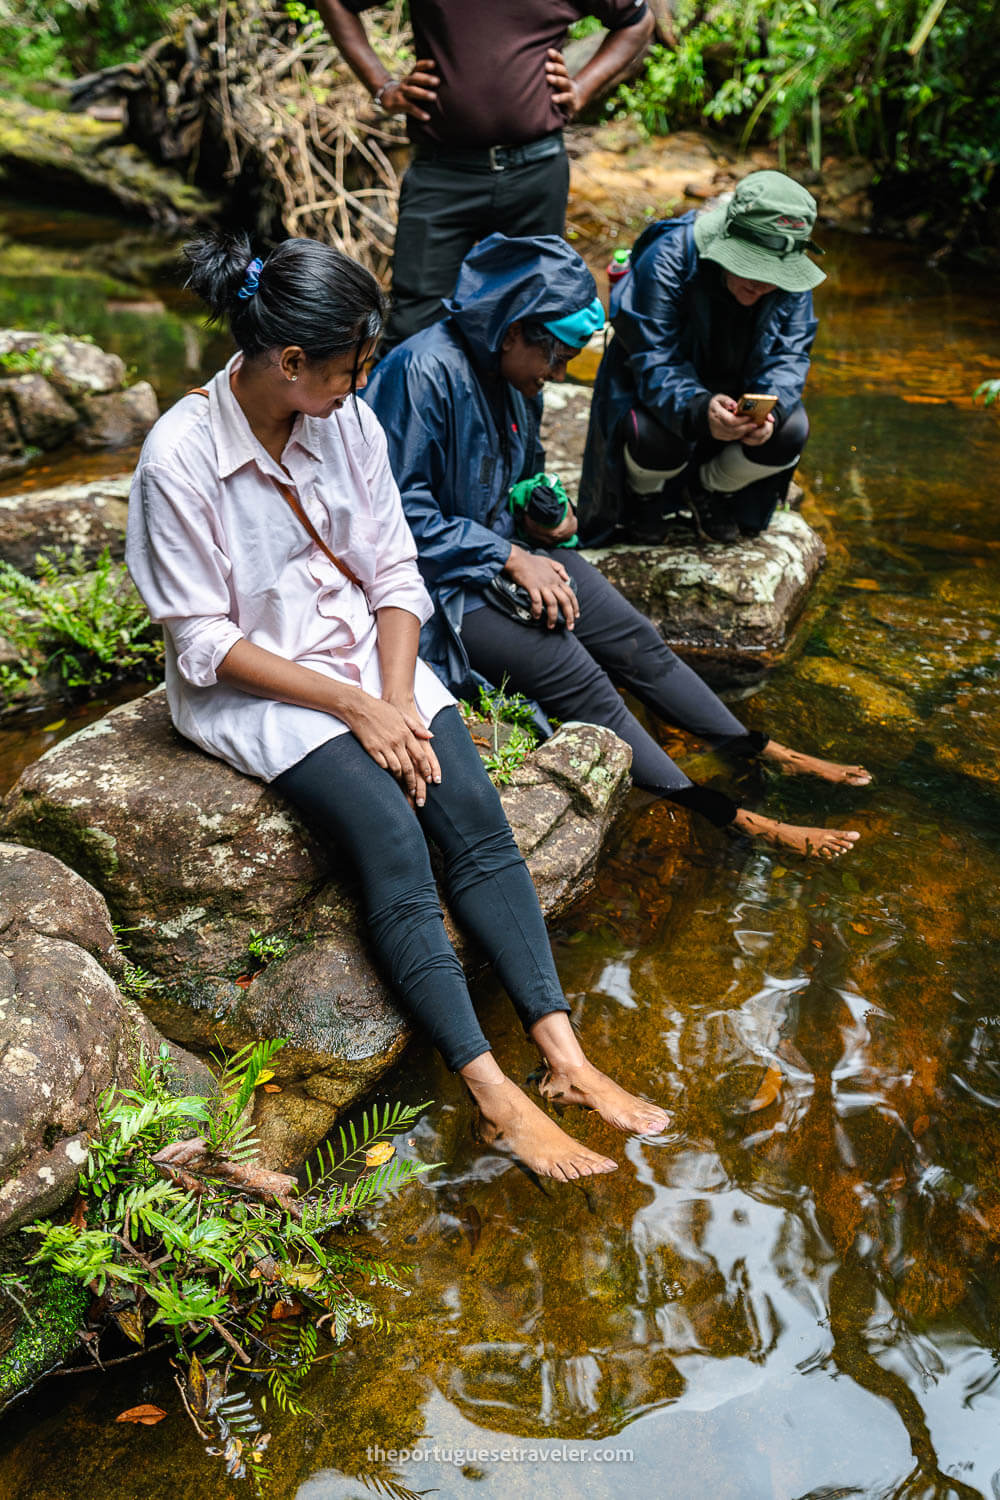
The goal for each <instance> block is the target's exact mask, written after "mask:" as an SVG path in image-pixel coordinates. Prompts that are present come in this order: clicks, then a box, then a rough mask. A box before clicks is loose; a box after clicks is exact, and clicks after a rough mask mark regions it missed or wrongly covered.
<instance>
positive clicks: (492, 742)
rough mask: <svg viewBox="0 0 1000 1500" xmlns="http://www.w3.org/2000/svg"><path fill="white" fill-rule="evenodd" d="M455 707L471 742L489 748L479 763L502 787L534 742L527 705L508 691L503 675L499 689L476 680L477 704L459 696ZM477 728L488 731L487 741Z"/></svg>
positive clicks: (536, 735) (535, 727)
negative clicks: (459, 699)
mask: <svg viewBox="0 0 1000 1500" xmlns="http://www.w3.org/2000/svg"><path fill="white" fill-rule="evenodd" d="M458 709H459V712H460V713H461V715H462V717H463V719H464V720H465V722H466V724H467V725H468V727H469V731H470V733H471V734H472V738H473V740H474V741H475V743H476V744H478V745H479V746H480V747H481V748H483V749H488V750H489V754H488V755H485V756H483V765H484V766H485V767H486V771H487V773H488V774H489V777H490V779H491V780H492V781H493V782H494V784H495V785H497V786H506V785H507V784H508V782H509V781H510V779H511V776H512V774H513V772H514V771H516V770H517V768H518V767H519V766H522V765H523V764H524V762H525V761H526V760H527V758H528V756H529V755H530V754H531V752H532V750H534V748H535V746H536V745H537V744H538V738H539V733H538V725H537V722H536V720H535V711H534V709H533V708H532V706H531V704H530V703H529V702H528V700H527V698H525V697H524V696H523V695H522V694H521V693H508V692H507V679H506V678H504V680H503V682H502V683H501V685H500V687H499V688H488V687H486V686H485V685H484V684H482V683H480V685H479V701H478V704H477V705H476V706H475V707H474V706H473V705H472V704H471V703H469V702H468V701H467V700H466V699H464V698H463V699H462V700H461V701H460V702H459V705H458ZM480 727H485V728H486V729H487V730H488V732H489V736H490V738H489V739H488V740H487V739H484V738H482V736H480V735H479V734H477V732H476V731H477V730H478V729H479V728H480Z"/></svg>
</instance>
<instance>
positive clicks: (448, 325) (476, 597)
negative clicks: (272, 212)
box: [364, 234, 871, 858]
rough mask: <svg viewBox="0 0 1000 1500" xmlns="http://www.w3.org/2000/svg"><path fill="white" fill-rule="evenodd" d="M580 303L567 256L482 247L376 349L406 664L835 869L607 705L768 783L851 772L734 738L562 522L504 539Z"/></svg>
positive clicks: (852, 773) (533, 463) (509, 244)
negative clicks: (423, 613) (760, 761)
mask: <svg viewBox="0 0 1000 1500" xmlns="http://www.w3.org/2000/svg"><path fill="white" fill-rule="evenodd" d="M596 292H597V289H596V287H595V284H594V279H593V277H592V276H591V274H590V272H589V271H588V269H587V267H586V265H585V264H584V262H583V261H582V260H581V258H580V256H579V255H578V254H577V253H576V251H575V250H573V249H572V248H571V247H570V246H569V245H567V244H566V242H565V241H564V240H561V239H559V238H558V237H557V236H555V235H544V236H540V237H537V238H534V239H508V238H507V237H506V236H504V235H501V234H494V235H490V237H489V238H488V239H485V240H482V241H480V243H479V244H478V245H477V246H476V247H475V248H474V249H473V250H472V251H470V253H469V254H468V255H467V256H466V259H465V261H464V262H463V265H462V270H461V272H460V274H459V278H458V282H457V284H456V286H455V291H454V294H453V296H452V297H451V299H450V301H449V302H448V303H447V304H446V306H447V309H448V313H449V316H448V317H446V318H445V319H444V320H443V321H442V322H440V323H436V324H434V325H433V326H432V327H430V328H426V329H424V330H423V331H422V332H421V333H418V334H415V335H414V336H413V337H412V338H410V339H407V340H406V341H405V342H404V343H403V344H400V345H399V346H398V347H397V348H396V349H394V350H392V352H391V353H390V354H388V355H387V356H386V358H385V359H384V360H383V361H382V362H381V363H380V364H379V365H378V367H377V368H376V370H375V372H374V374H373V375H372V376H371V378H370V380H369V382H368V386H367V389H366V391H365V397H364V399H365V400H366V401H369V402H370V403H371V405H372V406H373V407H374V409H375V412H376V414H377V415H378V418H379V420H380V422H381V423H382V426H383V427H384V429H385V432H386V437H387V439H388V444H389V461H390V464H391V467H392V470H393V473H394V474H395V477H396V482H397V483H398V485H399V488H400V492H401V495H402V499H403V508H404V511H405V513H406V517H407V520H408V521H409V523H410V526H411V528H412V530H413V534H414V537H415V539H416V543H417V549H418V562H419V565H420V570H421V572H422V574H423V577H424V580H425V582H426V584H427V587H428V589H429V591H430V594H431V597H432V599H433V600H434V604H435V613H434V616H433V618H432V619H431V620H430V621H429V622H428V623H427V625H425V626H424V630H423V633H422V635H421V646H420V654H421V656H422V657H424V659H425V660H427V661H428V662H429V663H430V664H431V666H433V667H434V668H435V670H436V671H437V672H438V673H439V675H441V676H442V677H443V678H444V680H445V681H446V682H447V683H448V684H449V686H450V687H451V688H452V690H453V691H454V692H458V693H468V692H469V690H470V687H471V686H472V685H474V683H475V681H476V680H477V678H478V680H480V681H482V680H483V679H486V680H487V681H489V682H492V683H500V682H502V681H504V680H505V679H506V680H507V682H508V683H509V685H510V687H511V688H512V689H513V690H515V691H517V692H520V693H523V694H524V695H525V696H526V697H528V698H530V699H533V700H535V701H536V702H537V703H538V704H539V705H540V706H541V708H542V710H543V711H544V713H545V714H547V715H548V716H549V717H551V718H557V719H561V720H564V721H565V720H569V719H575V720H583V721H584V722H586V723H592V724H605V725H607V726H608V727H609V728H611V729H613V730H614V731H615V732H616V733H617V734H618V735H620V736H621V738H622V739H624V740H625V741H626V742H627V743H628V744H629V745H630V746H631V747H632V779H633V781H634V782H635V784H636V785H637V786H640V787H645V788H647V789H649V790H651V791H652V792H654V793H657V794H659V795H661V796H664V797H668V798H670V799H671V800H672V801H674V802H677V803H680V804H682V805H685V806H689V807H693V808H695V809H696V810H698V811H699V812H702V813H704V814H705V815H706V816H707V817H708V818H710V819H711V820H712V821H713V822H714V823H716V824H718V825H719V826H727V825H735V826H736V827H738V828H740V829H741V830H742V831H744V832H745V833H748V834H759V835H762V836H763V837H765V838H768V839H770V840H772V841H774V842H776V843H780V844H783V845H785V846H787V847H791V848H794V849H797V850H799V851H801V852H803V853H816V854H821V855H823V856H825V857H827V858H832V857H834V856H836V855H838V854H842V853H844V852H845V850H847V849H849V848H850V847H851V845H852V844H853V843H854V841H855V840H856V839H857V838H858V834H857V833H853V832H845V831H843V830H837V829H826V828H799V827H792V826H791V825H788V824H783V823H779V822H776V821H775V820H774V819H772V818H766V817H763V816H761V815H759V814H757V813H752V812H749V811H747V810H745V809H742V808H740V807H738V806H737V804H736V803H735V802H734V801H733V800H732V799H731V798H730V797H727V796H725V795H724V794H723V793H721V792H719V791H716V790H714V789H713V788H709V787H703V786H696V785H694V784H693V783H692V782H691V780H690V778H689V777H687V776H686V775H685V774H684V772H683V771H682V770H681V769H680V768H679V767H678V766H676V765H675V764H674V762H673V761H672V760H671V759H670V758H669V756H668V755H666V753H665V752H664V751H663V750H662V749H661V747H660V746H659V745H658V744H657V742H656V741H655V740H654V739H653V737H652V736H651V735H649V734H647V732H646V731H645V730H644V729H643V727H642V726H641V724H640V723H639V722H638V720H637V719H636V718H635V717H634V715H633V714H632V713H630V711H629V710H628V708H626V706H625V703H624V701H623V699H622V698H621V696H620V695H619V692H618V688H619V687H625V688H628V689H629V690H630V691H632V692H633V693H635V695H636V697H638V698H639V699H640V700H641V701H642V702H643V703H644V704H646V706H647V707H648V708H650V709H652V710H653V712H654V713H656V714H659V715H660V717H661V718H663V719H665V720H666V721H667V722H668V723H671V724H676V725H678V726H679V727H681V728H682V729H685V730H688V731H689V732H690V733H691V734H693V735H695V736H696V737H697V738H698V739H701V740H704V741H707V742H708V743H709V744H711V745H713V746H716V747H720V748H723V749H726V750H729V751H731V752H734V753H736V754H742V755H761V756H762V757H763V758H765V759H766V760H768V761H770V762H771V763H772V764H774V765H775V766H777V767H779V768H780V769H782V770H785V771H788V772H807V773H810V774H813V775H817V776H820V777H822V778H824V779H825V780H828V781H836V782H846V783H849V784H851V785H855V786H863V785H865V784H866V783H867V782H868V781H869V780H870V779H871V778H870V777H869V775H868V773H867V771H865V770H864V769H863V768H862V767H860V766H841V765H837V764H835V763H833V762H830V761H821V760H816V759H814V758H812V757H809V756H804V755H800V754H799V753H797V752H796V751H793V750H788V749H786V748H785V747H784V746H782V745H779V744H778V743H777V742H776V741H774V740H770V739H768V738H767V736H766V735H764V734H761V733H759V732H756V731H755V732H750V731H748V730H747V729H746V727H745V725H743V724H742V723H741V722H740V720H739V719H737V718H736V717H735V715H734V714H732V713H731V712H730V711H729V709H728V708H727V707H726V706H725V704H724V703H722V702H721V700H720V699H719V698H718V697H717V696H716V695H715V693H713V692H712V690H711V689H710V688H709V687H708V686H707V685H706V684H705V683H704V682H702V680H701V678H700V677H698V675H697V674H696V673H695V672H693V671H692V670H691V668H690V667H688V666H687V665H686V664H685V663H684V662H682V661H681V660H680V659H679V658H678V657H677V656H675V655H674V653H673V652H672V651H671V650H670V648H669V647H668V646H667V645H666V644H665V642H664V641H663V639H662V638H661V637H660V635H659V634H658V632H657V631H656V630H654V628H653V626H652V625H651V624H650V623H649V621H648V620H647V619H646V618H645V617H644V616H643V615H641V614H639V612H638V611H637V610H635V609H634V608H633V607H632V605H631V604H629V603H628V602H627V600H626V599H624V598H623V596H622V595H621V594H620V593H619V592H618V591H617V589H615V588H614V587H613V586H612V585H611V584H610V583H609V582H608V581H607V580H606V579H605V578H604V577H603V575H602V574H601V573H599V572H598V571H597V569H596V568H594V567H593V566H592V565H591V564H590V563H589V562H587V561H586V559H585V558H583V557H582V556H581V555H580V553H579V552H577V551H575V550H573V549H572V548H568V547H565V546H558V544H559V543H563V542H566V541H568V540H569V539H570V537H571V536H572V535H573V533H574V532H575V530H576V522H575V518H574V517H573V515H572V513H571V512H570V513H568V514H567V515H566V516H565V517H564V519H563V521H562V522H560V524H559V525H558V526H557V527H555V528H545V529H543V528H539V527H538V526H537V525H535V524H534V523H533V522H530V521H529V522H528V523H527V525H528V529H529V535H530V537H531V539H532V542H533V543H534V544H535V545H534V546H526V545H524V543H523V542H522V541H518V540H516V538H515V523H514V517H513V516H512V514H511V509H510V505H509V501H508V497H509V491H510V487H511V485H512V484H514V483H516V482H518V481H520V480H522V479H527V478H529V477H533V476H534V475H535V474H536V473H539V472H540V471H541V470H542V469H543V468H544V454H543V452H542V448H541V445H540V442H539V437H538V432H539V422H540V419H541V410H542V403H541V392H542V388H543V386H544V384H545V381H546V379H549V378H552V379H556V380H561V379H563V377H564V376H565V373H566V362H567V360H568V359H569V358H571V357H572V355H573V354H574V353H575V352H576V351H577V350H579V349H580V348H581V347H582V346H583V344H585V343H586V342H587V339H588V338H589V337H590V336H591V335H592V334H593V332H594V331H595V329H596V328H597V327H599V326H600V325H601V323H602V322H603V310H602V308H601V305H600V302H599V300H598V298H597V294H596ZM536 548H537V550H536ZM498 575H502V576H503V577H505V578H506V579H508V580H510V581H512V582H513V583H515V584H517V585H520V586H521V587H522V588H523V589H524V590H525V591H526V593H527V595H528V597H529V599H530V604H531V615H532V617H533V619H532V621H530V622H527V623H526V622H524V621H521V620H517V619H512V618H509V617H508V616H507V615H506V614H503V613H501V612H500V611H499V610H496V609H494V608H491V607H490V605H489V603H488V601H487V598H486V595H487V594H488V592H489V589H490V584H491V581H492V580H493V579H494V578H496V577H497V576H498ZM570 580H572V585H573V587H571V585H570ZM574 589H575V592H574ZM535 622H537V623H535ZM564 625H565V628H563V627H564Z"/></svg>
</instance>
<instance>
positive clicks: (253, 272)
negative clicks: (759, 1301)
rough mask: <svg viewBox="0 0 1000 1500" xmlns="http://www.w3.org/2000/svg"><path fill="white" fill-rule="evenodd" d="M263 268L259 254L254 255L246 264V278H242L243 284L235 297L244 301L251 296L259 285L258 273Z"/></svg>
mask: <svg viewBox="0 0 1000 1500" xmlns="http://www.w3.org/2000/svg"><path fill="white" fill-rule="evenodd" d="M263 269H264V262H263V261H262V260H261V258H260V256H259V255H255V256H254V258H253V260H252V261H251V262H250V264H249V265H248V266H247V274H246V279H245V280H244V282H243V285H242V286H241V287H240V289H239V291H238V292H237V293H236V295H237V297H240V298H242V300H243V301H244V302H245V301H246V300H247V298H248V297H252V296H253V294H254V292H255V291H256V290H257V288H258V287H259V286H260V273H261V271H263Z"/></svg>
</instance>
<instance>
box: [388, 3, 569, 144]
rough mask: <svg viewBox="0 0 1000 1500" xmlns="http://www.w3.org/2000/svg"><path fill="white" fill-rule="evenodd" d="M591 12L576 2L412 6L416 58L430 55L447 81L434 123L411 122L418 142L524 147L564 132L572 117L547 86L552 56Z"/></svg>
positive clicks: (443, 83) (433, 108) (433, 114)
mask: <svg viewBox="0 0 1000 1500" xmlns="http://www.w3.org/2000/svg"><path fill="white" fill-rule="evenodd" d="M586 11H587V6H586V5H584V4H574V3H572V0H412V3H411V5H410V16H411V20H412V22H413V37H414V47H415V51H416V55H417V57H432V58H433V59H434V63H435V66H436V68H437V70H438V76H439V77H440V79H441V85H440V88H439V89H438V97H437V101H436V102H435V103H434V104H432V105H431V106H430V108H429V110H428V113H429V114H430V116H431V118H430V120H429V121H428V122H426V123H424V122H422V121H414V120H411V121H410V122H409V127H410V134H411V136H412V138H413V139H414V140H415V141H417V142H418V143H424V144H427V145H430V146H436V147H447V146H451V147H454V148H456V149H457V148H461V147H479V146H500V145H503V146H520V145H523V144H524V143H525V142H527V141H535V140H538V139H539V137H541V136H543V135H548V134H550V133H551V132H552V131H553V130H558V129H559V128H560V127H561V126H562V125H564V124H565V123H566V116H565V114H564V113H563V111H562V110H561V109H560V108H559V107H558V105H556V104H554V103H553V100H552V91H551V89H550V88H549V85H548V83H547V82H546V78H545V58H546V53H547V52H548V49H549V48H550V47H555V48H557V49H561V48H562V46H563V44H564V42H565V40H566V32H567V30H568V28H569V27H570V26H571V25H572V24H573V22H574V21H576V20H578V19H579V18H580V16H581V15H583V14H585V13H586Z"/></svg>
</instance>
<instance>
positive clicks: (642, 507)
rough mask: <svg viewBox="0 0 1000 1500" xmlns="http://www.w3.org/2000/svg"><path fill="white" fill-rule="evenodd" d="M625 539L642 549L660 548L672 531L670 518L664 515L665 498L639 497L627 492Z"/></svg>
mask: <svg viewBox="0 0 1000 1500" xmlns="http://www.w3.org/2000/svg"><path fill="white" fill-rule="evenodd" d="M624 527H625V539H626V541H629V542H632V543H634V544H635V545H637V546H640V547H658V546H659V545H660V543H661V542H663V540H664V539H665V537H666V536H667V533H668V532H669V530H670V518H669V517H668V516H665V515H664V514H663V496H662V494H656V495H637V494H636V493H635V491H634V490H631V489H626V491H625V510H624Z"/></svg>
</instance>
